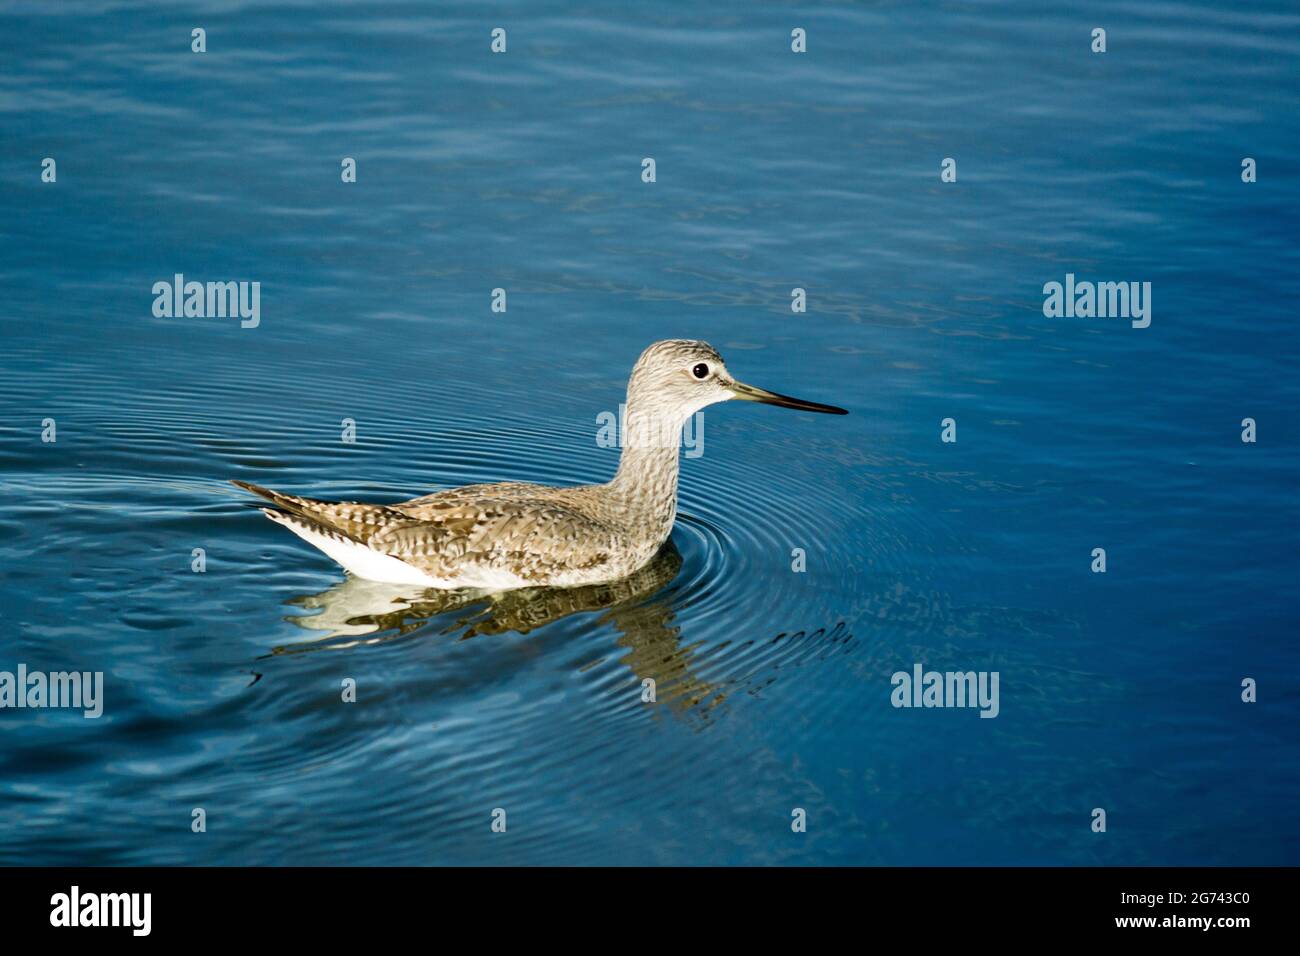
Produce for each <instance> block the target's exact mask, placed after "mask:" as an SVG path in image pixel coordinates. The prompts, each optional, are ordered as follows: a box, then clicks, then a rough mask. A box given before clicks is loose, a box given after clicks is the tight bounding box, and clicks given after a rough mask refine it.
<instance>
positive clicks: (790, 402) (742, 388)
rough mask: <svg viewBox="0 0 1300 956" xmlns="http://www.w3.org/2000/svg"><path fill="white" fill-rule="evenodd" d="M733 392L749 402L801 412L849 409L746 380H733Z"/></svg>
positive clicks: (830, 412)
mask: <svg viewBox="0 0 1300 956" xmlns="http://www.w3.org/2000/svg"><path fill="white" fill-rule="evenodd" d="M730 388H731V391H732V393H733V394H734V395H735V396H736V397H737V398H740V399H743V400H745V401H747V402H762V403H763V404H764V405H780V406H781V407H782V408H797V409H799V411H801V412H822V413H823V414H826V415H847V414H848V411H846V410H845V409H843V408H839V407H837V406H835V405H822V404H821V403H819V402H805V401H804V400H803V399H802V398H791V397H790V396H789V395H781V394H779V393H778V392H769V391H768V390H767V389H765V388H755V387H754V386H753V385H746V384H745V383H744V382H732V383H731V385H730Z"/></svg>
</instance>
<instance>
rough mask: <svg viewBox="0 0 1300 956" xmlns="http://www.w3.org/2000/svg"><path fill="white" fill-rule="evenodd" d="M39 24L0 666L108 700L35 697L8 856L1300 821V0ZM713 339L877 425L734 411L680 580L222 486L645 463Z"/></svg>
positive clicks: (11, 248)
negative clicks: (384, 584)
mask: <svg viewBox="0 0 1300 956" xmlns="http://www.w3.org/2000/svg"><path fill="white" fill-rule="evenodd" d="M197 27H201V28H203V29H204V30H206V45H207V51H206V52H205V53H201V54H199V53H194V52H192V51H191V31H192V30H193V29H194V28H197ZM496 27H501V28H503V29H505V30H506V35H507V49H506V52H505V53H502V54H494V53H493V52H492V50H491V48H490V44H491V31H492V30H493V29H494V28H496ZM1095 27H1103V28H1105V30H1106V31H1107V49H1106V52H1105V53H1094V52H1092V50H1091V49H1090V47H1091V45H1092V39H1091V34H1092V30H1093V29H1094V28H1095ZM795 28H802V29H804V30H806V31H807V52H806V53H794V52H792V50H791V31H792V30H793V29H795ZM0 53H2V54H3V56H2V57H0V290H2V291H3V298H4V301H3V310H2V311H0V316H2V318H0V321H2V323H3V324H2V325H0V348H2V350H3V360H2V363H0V369H2V371H0V495H2V499H0V500H2V507H0V575H3V578H2V581H3V583H2V584H0V671H14V670H15V669H16V668H17V667H18V665H19V664H25V665H26V666H27V668H29V669H31V670H40V671H59V670H78V671H90V672H94V671H102V672H103V674H104V682H105V683H104V714H103V716H102V717H100V718H99V719H96V720H92V719H85V718H83V717H82V716H81V714H80V712H78V711H71V710H27V709H24V710H17V709H4V710H0V864H55V863H67V864H82V863H87V864H146V863H159V864H294V863H301V864H320V863H334V864H378V863H382V864H389V863H414V864H475V863H493V864H502V863H528V864H544V863H564V864H568V863H602V864H609V863H614V864H631V863H673V864H795V865H804V864H890V865H897V864H962V865H968V864H1096V865H1118V864H1139V865H1142V864H1295V863H1298V862H1300V822H1298V820H1297V815H1296V813H1295V801H1296V794H1297V790H1298V789H1300V773H1298V769H1297V768H1298V767H1300V763H1298V761H1297V758H1298V757H1300V754H1298V752H1297V750H1298V747H1297V728H1298V727H1300V674H1298V668H1297V663H1298V660H1297V651H1296V624H1297V617H1298V615H1297V598H1296V580H1297V553H1296V552H1297V549H1296V545H1295V540H1296V528H1297V527H1298V526H1300V525H1298V523H1297V518H1300V515H1298V514H1297V505H1296V500H1297V499H1296V491H1297V487H1298V483H1297V479H1298V478H1300V452H1298V449H1300V427H1298V426H1297V420H1296V411H1297V407H1298V405H1300V401H1298V400H1300V386H1298V383H1297V371H1298V370H1300V362H1298V361H1297V359H1298V358H1300V356H1298V355H1297V352H1298V350H1297V335H1296V302H1297V299H1298V297H1300V280H1298V279H1297V275H1298V269H1297V266H1300V255H1298V254H1297V245H1296V235H1297V225H1298V223H1300V198H1298V197H1300V191H1298V188H1300V163H1298V162H1297V156H1300V135H1297V117H1298V116H1300V84H1297V82H1296V78H1297V76H1298V75H1300V10H1297V9H1296V7H1295V5H1294V4H1291V3H1259V4H1249V5H1236V4H1226V3H1202V2H1177V3H1174V2H1151V0H1142V2H1138V0H1126V2H1100V3H1095V4H1090V5H1088V8H1087V9H1086V10H1084V9H1082V8H1079V7H1077V6H1076V5H1074V4H1042V3H1032V2H1027V0H1021V2H1013V3H940V4H931V3H924V4H913V3H862V4H857V3H842V4H833V5H832V4H827V5H821V6H806V5H798V6H796V5H783V4H754V3H710V4H700V3H682V2H663V3H655V4H627V3H584V4H545V5H540V4H536V3H523V2H516V3H494V4H483V3H470V2H462V3H416V2H409V3H383V4H376V3H315V2H282V3H254V2H237V0H231V2H218V3H211V4H201V5H172V4H143V3H131V2H109V0H102V2H101V0H81V2H78V0H68V2H61V3H58V4H51V3H38V2H15V3H9V4H6V5H5V6H4V7H3V9H0ZM47 157H49V158H52V159H54V160H55V161H56V163H57V166H56V170H57V179H56V181H54V182H42V177H41V171H42V160H43V159H45V158H47ZM348 157H350V158H352V159H354V160H355V161H356V166H357V181H356V182H355V183H345V182H343V181H342V176H341V163H342V161H343V160H344V158H348ZM1246 157H1249V158H1252V159H1254V160H1255V161H1256V164H1257V173H1258V180H1257V181H1256V182H1254V183H1245V182H1243V181H1242V175H1241V174H1242V160H1243V158H1246ZM646 158H653V159H654V160H655V181H654V182H653V183H647V182H644V181H643V179H642V170H643V160H644V159H646ZM947 158H952V159H954V160H955V161H956V168H957V180H956V182H951V183H946V182H943V181H941V178H940V169H941V164H942V162H943V161H944V160H945V159H947ZM178 273H180V274H183V275H184V276H185V277H186V278H187V279H196V280H199V281H226V280H231V281H238V280H243V281H250V282H251V281H257V282H259V283H260V287H259V288H260V313H259V323H258V324H257V326H256V327H255V328H242V327H241V324H240V322H239V321H238V320H237V319H230V318H194V317H191V318H185V317H179V318H178V317H166V316H164V317H157V316H155V314H154V310H153V301H154V295H153V292H152V288H153V286H154V284H155V283H156V282H158V281H160V280H170V279H171V278H172V277H173V276H174V275H176V274H178ZM1067 273H1071V274H1074V275H1075V276H1076V277H1077V278H1078V279H1080V280H1092V281H1106V280H1109V281H1136V282H1150V283H1151V288H1152V293H1151V306H1152V311H1151V323H1150V326H1149V327H1147V328H1134V327H1133V326H1132V324H1131V322H1130V321H1128V320H1127V319H1101V318H1064V317H1062V318H1048V317H1046V316H1045V315H1044V312H1043V298H1044V296H1043V286H1044V284H1045V283H1048V282H1052V281H1058V282H1064V281H1065V277H1066V274H1067ZM498 288H499V289H504V290H506V294H507V302H508V306H507V309H506V311H504V312H494V311H493V310H492V308H491V305H492V290H493V289H498ZM796 288H799V289H803V290H805V292H806V296H807V311H806V312H804V313H797V312H794V311H792V308H791V302H792V290H793V289H796ZM668 337H685V338H700V339H705V340H708V341H709V342H711V343H712V344H713V345H714V346H716V347H717V348H718V349H719V350H720V351H721V352H722V354H723V355H724V356H725V358H726V360H727V363H728V366H729V368H730V369H731V371H732V372H734V373H735V374H736V375H737V376H738V377H740V378H741V379H743V380H746V381H749V382H752V383H754V384H757V385H760V386H764V387H767V388H771V389H776V390H778V391H782V392H786V393H791V394H795V395H799V396H802V397H806V398H809V399H813V400H817V401H823V402H832V403H835V404H839V405H843V406H845V407H847V408H848V409H849V410H850V415H849V416H848V417H846V418H833V417H830V416H813V415H805V414H800V413H797V412H792V411H787V410H781V409H776V408H768V407H764V406H759V405H750V404H743V403H730V404H727V405H723V406H717V407H714V408H710V409H709V410H707V411H706V412H704V413H703V422H704V425H703V444H702V445H701V446H698V447H697V448H696V449H695V451H699V452H702V454H698V455H695V452H694V451H693V452H692V457H688V458H686V459H685V460H684V462H683V474H682V482H681V488H680V515H679V519H678V525H677V528H676V530H675V531H674V534H673V541H672V546H671V548H670V549H669V550H668V551H666V552H664V553H663V554H662V555H661V556H660V558H659V559H657V561H656V562H655V563H654V564H653V565H652V566H651V567H650V568H648V569H646V571H645V572H644V573H643V574H642V575H640V576H639V577H638V578H637V579H636V580H633V581H630V582H623V583H621V584H618V585H611V586H609V587H607V588H597V589H586V590H584V591H582V592H580V593H568V594H565V593H560V594H555V593H542V594H535V595H523V596H515V597H513V598H506V599H501V600H495V601H487V600H479V601H468V602H463V603H460V604H457V603H455V602H449V601H446V600H444V599H443V598H442V597H440V596H437V595H433V596H428V595H425V596H418V595H417V596H413V597H412V599H411V600H409V601H406V602H405V603H398V604H394V603H393V600H392V597H391V595H389V596H384V595H376V594H375V593H374V592H373V590H372V589H370V588H368V587H367V586H366V585H365V583H364V582H360V581H357V580H348V579H347V578H346V576H345V575H344V573H343V572H342V571H341V570H340V569H339V568H338V567H337V566H336V565H335V564H334V563H333V562H332V561H330V560H329V559H328V558H326V557H325V556H324V555H321V554H319V553H317V552H315V551H313V550H312V549H310V548H309V547H307V546H306V545H305V544H304V543H303V542H301V541H299V540H298V539H297V538H295V537H293V536H292V535H290V534H288V533H287V532H286V531H285V530H284V529H283V528H280V527H277V526H275V525H274V524H272V523H271V522H269V521H267V520H265V519H264V518H263V517H262V516H261V514H260V513H259V512H258V510H257V509H256V508H255V507H253V505H252V502H251V500H250V499H249V497H248V496H247V495H245V494H243V493H242V492H240V491H238V490H237V489H235V488H234V487H232V486H231V485H229V484H228V480H229V479H231V478H240V479H244V480H247V481H253V482H256V483H258V484H263V485H269V486H271V487H275V488H279V489H283V490H287V491H292V492H298V493H303V494H311V495H316V496H320V497H325V498H339V499H365V500H374V501H396V500H401V499H403V498H408V497H413V496H415V495H417V494H423V493H427V492H428V491H431V490H434V489H436V488H442V487H450V486H454V485H460V484H465V483H469V482H475V481H493V480H503V479H510V480H530V481H544V482H551V483H558V484H565V483H579V482H586V481H600V480H604V479H605V478H607V477H608V476H609V475H610V474H612V472H613V469H614V467H615V466H616V463H617V455H618V452H617V449H616V448H610V447H602V445H601V444H600V443H599V442H598V441H597V431H598V417H599V416H601V415H602V413H610V412H617V409H618V404H619V402H620V401H622V397H623V390H624V387H625V382H626V376H627V374H628V371H629V370H630V368H631V365H632V363H633V362H634V361H635V359H636V357H637V355H638V354H639V353H640V351H641V350H642V349H643V348H644V347H645V346H646V345H647V344H649V343H650V342H652V341H655V340H657V339H661V338H668ZM948 418H951V419H953V421H954V422H955V434H956V439H957V440H956V441H955V442H944V441H942V440H941V422H942V421H943V420H944V419H948ZM1246 418H1250V419H1253V420H1254V421H1255V423H1256V428H1257V441H1255V442H1254V443H1247V442H1243V441H1242V431H1243V426H1242V421H1243V419H1246ZM345 419H348V420H351V421H352V422H353V423H354V425H355V435H356V440H355V442H346V441H343V440H342V436H343V422H344V420H345ZM47 420H52V421H53V423H54V427H55V437H56V440H55V441H52V442H51V441H44V440H43V434H45V433H47V432H48V425H47V424H46V422H47ZM46 437H49V436H48V435H46ZM1096 548H1103V549H1105V553H1106V561H1107V565H1106V571H1105V573H1104V574H1102V573H1094V572H1093V571H1092V570H1091V569H1092V566H1093V563H1094V559H1093V551H1094V549H1096ZM195 549H202V551H203V555H204V556H205V559H206V570H205V571H204V572H203V573H196V572H195V571H194V570H193V567H194V561H195V557H194V552H195ZM795 549H801V550H802V553H803V555H804V560H805V561H806V570H805V571H802V572H799V571H795V570H793V569H792V566H793V565H794V564H795V563H796V557H795V556H794V551H795ZM916 664H921V665H922V666H923V668H924V669H931V670H937V671H969V670H974V671H990V672H992V671H996V672H998V674H999V675H1000V708H999V713H998V716H997V717H996V718H994V719H981V718H980V717H979V716H978V712H977V711H976V710H974V709H956V708H953V709H924V708H922V709H912V708H895V707H894V706H892V705H891V699H890V698H891V691H892V689H893V687H892V685H891V675H893V674H894V673H895V672H897V671H900V670H901V671H908V672H911V671H912V669H913V667H914V666H915V665H916ZM1245 678H1252V679H1254V680H1255V681H1256V682H1257V688H1258V691H1257V692H1258V701H1257V702H1255V703H1244V702H1243V701H1242V699H1241V695H1242V681H1243V679H1245ZM647 679H652V680H653V681H654V682H655V686H656V688H657V700H656V702H654V703H646V702H643V700H642V692H643V687H644V686H645V685H644V681H646V680H647ZM349 680H350V681H355V686H356V702H355V703H345V702H343V700H342V688H343V686H344V682H345V681H349ZM196 808H202V809H203V810H204V811H205V815H206V832H203V833H195V832H193V830H192V820H193V819H194V810H195V809H196ZM1096 808H1101V809H1104V810H1105V811H1106V815H1107V816H1106V820H1107V826H1106V831H1105V832H1104V833H1098V832H1094V831H1093V827H1092V823H1093V819H1094V809H1096ZM796 809H802V810H804V811H805V812H806V821H807V830H806V832H803V833H798V832H794V830H793V829H792V821H793V820H794V819H795V818H796V816H797V814H794V811H795V810H796ZM496 810H502V811H504V813H505V819H506V820H507V821H508V823H507V826H506V829H505V832H494V831H493V828H492V823H493V820H494V818H495V817H494V811H496ZM499 816H500V815H499V814H498V815H496V817H499Z"/></svg>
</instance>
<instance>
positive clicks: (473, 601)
mask: <svg viewBox="0 0 1300 956" xmlns="http://www.w3.org/2000/svg"><path fill="white" fill-rule="evenodd" d="M681 566H682V557H681V554H679V553H678V551H677V548H676V547H675V546H674V545H673V543H672V542H671V541H669V542H668V544H666V545H665V546H664V547H663V548H662V549H661V550H660V551H659V553H658V554H657V555H655V557H654V558H653V559H652V560H651V561H650V563H649V564H647V565H646V566H645V567H643V568H641V569H640V570H639V571H637V572H635V573H634V574H631V575H629V576H628V577H626V578H622V579H620V580H618V581H610V582H608V583H605V584H591V585H586V586H584V587H575V588H524V589H520V590H515V591H500V592H496V593H485V592H483V591H464V590H461V591H439V590H436V589H429V590H425V591H417V592H415V593H414V594H412V593H411V590H410V587H409V586H403V585H392V584H380V583H377V582H374V581H366V580H363V579H361V578H356V577H351V576H349V577H348V578H347V579H346V580H344V581H342V582H341V583H339V584H336V585H334V586H333V587H331V588H329V589H328V590H326V591H322V592H321V593H320V594H311V595H304V596H302V597H298V598H294V599H293V600H291V601H289V602H288V603H289V604H291V605H294V606H296V607H300V608H303V609H305V610H309V611H316V612H317V613H314V614H309V615H295V616H290V617H288V618H286V620H288V621H290V622H292V623H294V624H296V625H297V626H299V627H301V628H304V629H307V630H311V631H319V632H321V633H320V636H318V637H314V638H312V639H310V640H307V641H303V642H301V643H296V644H284V645H280V646H278V647H276V648H274V649H273V650H272V654H277V655H278V654H298V653H302V652H304V651H315V650H325V649H336V650H337V649H341V648H348V647H355V646H357V645H358V644H379V643H384V642H386V641H391V640H393V639H395V638H398V637H401V636H403V635H405V634H410V633H412V632H414V631H417V630H419V629H421V628H424V627H426V626H428V625H429V624H430V622H431V621H433V619H434V618H438V617H442V616H447V617H448V622H447V623H446V625H445V626H444V627H442V628H441V629H439V633H442V634H458V635H459V637H460V639H461V640H465V639H468V638H471V637H476V636H479V635H490V634H504V633H507V632H510V631H515V632H517V633H519V634H527V633H529V632H530V631H533V630H536V629H538V628H541V627H544V626H546V625H548V624H551V623H553V622H555V621H558V620H560V619H561V618H565V617H568V616H569V615H571V614H579V613H583V612H591V611H601V610H604V611H605V612H606V613H604V614H602V615H601V616H600V617H599V618H597V619H596V622H595V623H596V625H597V626H598V627H599V626H603V625H605V624H609V625H611V626H612V627H613V628H614V629H615V630H616V631H618V633H619V638H618V642H617V643H618V646H620V647H622V648H625V649H626V651H627V653H626V654H624V655H623V657H622V658H621V659H620V660H621V661H622V663H623V664H625V665H627V666H628V667H629V668H630V669H631V670H632V672H633V673H634V674H635V675H636V678H637V681H638V682H644V681H645V680H646V679H647V678H649V679H652V680H653V681H654V683H655V696H656V699H657V701H658V702H660V703H668V704H670V705H672V706H673V709H675V710H686V709H690V708H694V707H696V706H698V705H700V704H704V705H705V709H708V708H712V707H714V706H716V705H717V704H719V703H721V702H722V700H723V698H724V696H725V695H724V694H723V693H721V692H720V690H719V688H718V687H716V686H714V685H712V684H709V683H707V682H704V681H701V680H699V679H698V678H696V677H695V676H694V675H693V674H692V673H691V670H690V661H691V656H692V654H693V653H694V649H693V648H691V647H682V646H681V643H680V638H681V635H680V628H679V627H677V626H675V625H674V623H673V619H674V610H673V606H672V601H671V600H670V598H669V597H668V596H666V595H664V596H660V597H658V598H654V597H653V596H654V595H656V594H658V593H659V592H660V591H662V590H663V589H664V588H665V587H666V586H667V585H668V584H669V583H670V582H671V581H672V580H673V578H675V577H676V576H677V572H678V571H679V570H681Z"/></svg>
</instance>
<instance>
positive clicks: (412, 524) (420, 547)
mask: <svg viewBox="0 0 1300 956" xmlns="http://www.w3.org/2000/svg"><path fill="white" fill-rule="evenodd" d="M733 398H738V399H742V400H744V401H749V402H765V403H766V404H769V405H780V406H783V407H785V408H797V409H802V410H803V411H808V412H826V413H829V414H832V415H844V414H847V412H845V410H844V409H842V408H836V407H835V406H833V405H819V404H818V403H816V402H806V401H804V400H802V399H798V398H790V397H789V396H787V395H778V394H777V393H776V392H769V391H765V390H764V389H761V388H755V387H753V386H752V385H745V384H744V383H743V382H738V381H736V380H735V379H734V378H732V376H731V373H730V372H728V371H727V367H726V365H724V364H723V361H722V356H720V355H719V354H718V353H717V351H716V350H714V349H713V347H712V346H710V345H708V344H707V343H705V342H696V341H691V340H686V339H668V340H665V341H662V342H656V343H654V344H653V345H651V346H650V347H649V348H647V349H646V350H645V351H644V352H642V353H641V357H640V359H638V360H637V363H636V366H635V367H634V368H633V369H632V377H631V378H630V379H629V380H628V385H627V409H626V424H625V426H624V432H623V451H622V456H621V458H620V459H619V464H618V473H617V474H615V475H614V477H613V479H611V480H610V481H608V482H606V483H605V484H601V485H578V486H575V487H568V488H555V487H551V486H549V485H533V484H526V483H523V482H513V481H512V482H502V483H500V484H490V485H467V486H465V487H462V488H451V489H448V490H446V491H439V492H436V493H435V494H431V495H426V496H425V497H423V498H415V499H413V500H411V501H403V502H401V503H398V504H363V503H361V502H355V501H340V502H333V501H319V500H317V499H315V498H303V497H300V496H298V495H289V494H283V493H282V492H278V491H272V490H270V489H269V488H261V487H259V486H257V485H254V484H250V483H248V482H246V481H235V482H234V483H235V484H236V485H238V486H239V487H240V488H244V489H246V490H248V491H251V492H253V494H256V495H260V496H261V497H263V498H265V499H267V500H268V501H270V502H271V503H272V504H274V505H276V507H277V508H280V509H282V510H279V511H277V510H274V509H271V508H263V509H262V510H263V513H264V514H265V515H266V516H267V517H268V518H270V519H271V520H272V521H276V522H278V523H279V524H282V525H284V526H285V527H286V528H288V529H289V530H290V531H292V532H293V533H294V534H296V535H298V537H300V538H302V539H303V540H304V541H307V542H308V543H310V544H312V545H314V546H315V547H317V548H319V549H320V550H321V551H324V552H325V553H326V554H327V555H329V556H330V557H331V558H333V559H334V560H335V561H337V562H338V563H339V564H341V565H342V566H343V567H345V568H347V569H348V570H349V571H351V572H352V573H353V574H355V575H357V576H358V577H362V578H367V579H369V580H372V581H385V582H389V583H393V584H412V585H419V586H421V587H426V588H475V589H483V590H490V591H501V590H509V589H512V588H527V587H543V586H545V587H573V586H578V585H585V584H597V583H600V582H604V581H614V580H617V579H619V578H623V577H625V576H627V575H629V574H631V573H632V572H634V571H636V570H637V569H638V568H641V567H642V566H644V565H645V564H646V563H647V562H648V561H649V560H650V559H651V558H653V557H654V555H655V553H656V552H657V551H658V550H659V548H660V547H661V546H662V545H663V543H664V542H665V541H666V540H668V535H669V533H670V532H671V531H672V528H673V521H674V519H675V518H676V517H677V471H678V444H679V438H680V435H681V429H682V426H683V425H684V424H685V423H686V421H687V419H689V418H690V417H691V416H692V415H694V414H695V413H696V412H697V411H699V410H700V409H702V408H705V407H707V406H709V405H713V404H716V403H718V402H725V401H727V400H729V399H733Z"/></svg>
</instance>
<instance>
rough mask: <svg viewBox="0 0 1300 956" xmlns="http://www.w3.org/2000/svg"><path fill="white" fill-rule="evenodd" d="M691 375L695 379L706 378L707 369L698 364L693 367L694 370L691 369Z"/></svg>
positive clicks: (707, 374) (703, 365)
mask: <svg viewBox="0 0 1300 956" xmlns="http://www.w3.org/2000/svg"><path fill="white" fill-rule="evenodd" d="M691 374H692V375H694V376H695V377H696V378H708V377H709V367H708V366H707V365H705V364H704V363H703V362H700V363H699V364H698V365H696V366H695V368H693V369H691Z"/></svg>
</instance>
